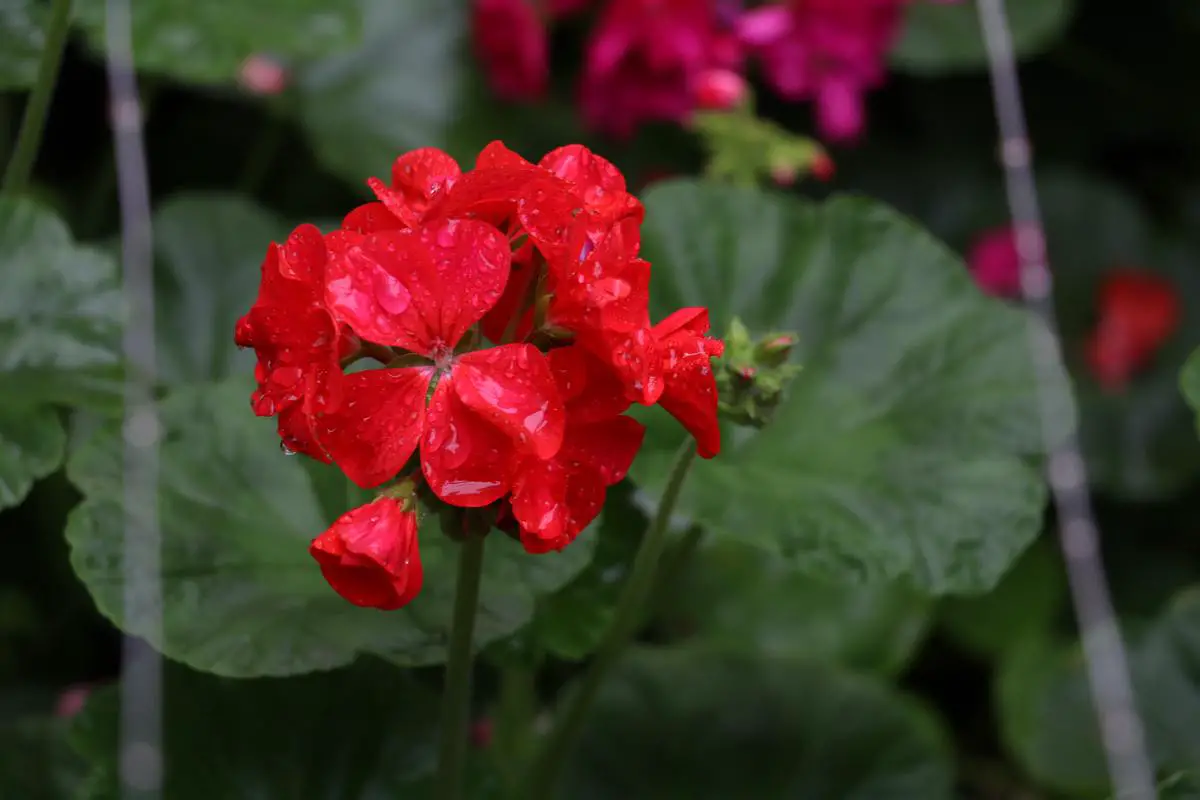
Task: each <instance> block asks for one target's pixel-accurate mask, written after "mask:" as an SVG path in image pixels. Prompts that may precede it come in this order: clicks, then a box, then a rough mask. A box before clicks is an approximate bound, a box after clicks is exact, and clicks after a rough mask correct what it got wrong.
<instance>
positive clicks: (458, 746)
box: [436, 531, 484, 800]
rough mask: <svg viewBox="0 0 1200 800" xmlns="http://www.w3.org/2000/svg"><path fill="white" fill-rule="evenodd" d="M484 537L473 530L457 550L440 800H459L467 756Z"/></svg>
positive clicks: (440, 758) (444, 696)
mask: <svg viewBox="0 0 1200 800" xmlns="http://www.w3.org/2000/svg"><path fill="white" fill-rule="evenodd" d="M483 543H484V537H483V536H482V535H481V534H480V533H479V532H477V531H472V532H471V533H470V535H468V536H467V539H466V541H464V542H463V543H462V546H461V548H460V549H459V553H458V583H457V585H456V586H455V588H454V619H453V622H452V623H451V628H450V652H449V657H448V659H447V661H446V684H445V688H444V689H443V690H442V713H441V720H440V727H441V731H440V749H439V755H438V776H437V794H436V796H437V797H438V798H439V800H458V798H459V797H460V796H461V794H462V777H463V770H464V767H465V765H466V759H467V725H468V723H469V722H470V713H471V643H472V641H473V639H474V636H475V611H476V608H477V607H478V606H479V580H480V577H481V576H482V574H483Z"/></svg>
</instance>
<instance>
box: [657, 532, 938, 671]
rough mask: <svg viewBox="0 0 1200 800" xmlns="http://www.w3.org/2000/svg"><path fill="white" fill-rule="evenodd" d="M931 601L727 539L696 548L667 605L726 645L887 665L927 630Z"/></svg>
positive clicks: (892, 666) (686, 624) (713, 642)
mask: <svg viewBox="0 0 1200 800" xmlns="http://www.w3.org/2000/svg"><path fill="white" fill-rule="evenodd" d="M931 606H932V601H931V600H929V599H928V598H927V597H925V596H924V595H922V594H921V593H919V592H917V591H916V590H915V589H912V588H910V587H908V586H906V585H904V584H901V583H882V584H878V585H871V586H854V585H850V584H846V583H830V582H827V581H823V580H820V579H814V578H812V577H811V576H809V575H805V574H803V573H800V572H797V571H796V570H795V569H793V568H792V567H791V565H789V564H783V563H780V562H779V561H777V560H775V559H773V558H772V557H771V556H770V555H769V554H767V553H765V552H764V551H763V550H761V549H759V548H756V547H746V546H744V545H742V544H740V543H737V542H730V541H727V540H726V541H718V542H715V543H713V544H712V545H711V546H708V547H703V548H702V549H701V550H700V551H698V552H697V553H696V554H695V556H694V558H693V560H692V562H691V563H690V564H688V565H687V567H686V572H685V573H684V574H683V576H682V577H681V579H680V581H679V583H678V584H677V585H676V586H674V587H672V591H671V602H670V606H669V609H668V611H667V612H666V613H667V616H668V619H669V621H670V623H671V625H672V626H673V627H675V628H677V629H681V630H682V631H684V632H691V633H693V635H694V636H695V637H696V640H697V641H699V642H703V643H704V644H706V645H709V646H712V647H714V648H718V649H721V650H728V651H731V652H734V653H743V654H760V655H765V656H775V657H782V656H787V657H793V658H806V659H809V660H812V661H822V662H830V663H836V664H842V665H845V666H850V667H855V668H859V669H864V670H878V671H881V672H886V673H890V672H895V671H897V670H899V669H902V668H903V667H904V666H905V665H906V664H907V663H908V661H909V659H910V658H911V657H912V655H913V653H914V651H915V650H916V648H917V646H918V645H919V644H920V642H921V640H922V639H923V638H924V634H925V632H926V630H927V628H928V623H929V620H930V616H931V615H930V611H931Z"/></svg>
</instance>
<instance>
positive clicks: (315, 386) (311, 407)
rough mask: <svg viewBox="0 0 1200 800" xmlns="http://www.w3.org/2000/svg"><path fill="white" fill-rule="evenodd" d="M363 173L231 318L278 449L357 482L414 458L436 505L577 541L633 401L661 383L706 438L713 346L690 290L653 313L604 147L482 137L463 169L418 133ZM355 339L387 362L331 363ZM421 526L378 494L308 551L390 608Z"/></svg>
mask: <svg viewBox="0 0 1200 800" xmlns="http://www.w3.org/2000/svg"><path fill="white" fill-rule="evenodd" d="M369 184H370V185H371V187H372V189H373V190H374V191H375V194H376V197H377V198H378V199H377V201H376V202H372V203H368V204H366V205H363V206H361V207H359V208H357V209H355V210H354V211H352V212H351V213H350V214H348V215H347V216H346V218H345V220H344V222H343V227H342V229H341V230H338V231H336V232H334V233H332V234H329V235H328V236H322V235H321V234H320V232H318V231H317V230H316V229H315V228H313V227H312V226H301V227H300V228H297V229H296V231H294V232H293V234H292V235H291V237H290V238H289V239H288V241H287V243H286V244H284V245H283V246H276V245H272V246H271V248H270V249H269V251H268V253H267V258H266V260H265V261H264V263H263V277H262V285H261V287H260V291H259V297H258V299H257V301H256V302H255V304H254V307H253V308H252V309H251V310H250V312H249V313H248V314H247V315H246V316H245V317H244V318H243V319H242V320H241V321H240V322H239V323H238V328H237V333H236V340H237V342H238V344H240V345H242V346H250V347H254V348H255V350H256V352H257V355H258V366H257V377H258V383H259V386H258V389H257V391H256V392H255V393H254V396H253V398H252V399H253V405H254V409H255V412H256V413H258V414H260V415H264V416H265V415H272V414H273V415H277V416H278V417H279V430H280V434H281V435H282V436H283V437H284V442H285V444H286V445H287V446H288V447H290V448H291V449H293V450H299V451H302V452H304V453H306V454H308V455H310V456H312V457H314V458H317V459H320V460H323V461H332V462H334V463H336V464H337V465H338V466H339V467H340V468H341V469H342V471H343V472H345V474H346V475H347V476H348V477H349V478H350V479H351V480H352V481H354V482H355V483H357V484H359V485H361V486H365V487H370V486H377V485H379V484H381V483H383V482H385V481H387V480H389V479H391V478H393V477H395V476H397V475H404V476H406V477H407V478H414V477H415V471H416V470H417V469H419V470H420V471H421V474H422V475H423V477H424V485H426V486H427V487H428V489H429V490H430V491H431V492H432V493H433V494H434V495H436V496H437V497H438V498H440V500H441V501H443V502H445V503H449V504H451V505H455V506H460V507H483V506H488V505H491V504H493V503H499V504H500V506H499V508H498V509H497V513H498V516H497V519H499V520H500V522H499V524H502V525H504V526H506V530H507V529H513V528H515V530H516V531H519V535H520V538H521V541H522V542H523V544H524V546H525V548H526V549H527V550H529V551H530V552H543V551H546V550H553V549H559V548H562V547H564V546H565V545H566V544H568V543H570V542H571V541H572V540H573V539H574V538H575V537H576V536H578V535H579V533H580V532H581V531H582V530H583V529H584V528H586V527H587V526H588V525H589V524H590V523H591V522H592V521H593V520H594V519H595V518H596V516H597V514H599V512H600V510H601V507H602V506H603V502H604V497H605V494H606V491H607V488H608V487H609V486H611V485H613V484H614V483H616V482H618V481H620V480H622V479H623V478H624V476H625V474H626V473H627V472H628V470H629V467H630V464H631V463H632V461H633V459H634V457H635V455H636V454H637V452H638V449H639V448H640V447H641V443H642V438H643V436H644V429H643V428H642V426H641V425H640V424H639V423H638V422H637V421H635V420H634V419H632V418H631V417H628V416H625V412H626V411H627V410H628V408H629V406H630V404H631V403H633V402H637V403H642V404H645V405H651V404H654V403H656V402H661V404H662V405H663V406H664V407H665V408H666V409H667V410H668V411H669V412H670V413H672V414H674V415H675V416H676V417H677V418H678V419H679V420H680V421H681V422H682V423H683V424H684V425H685V427H687V429H688V430H689V431H690V432H691V433H692V434H693V435H694V436H695V437H696V441H697V445H696V446H697V451H698V452H699V453H700V455H702V456H704V457H706V458H709V457H712V456H713V455H715V454H716V452H717V451H718V450H719V449H720V429H719V427H718V425H717V418H716V410H717V398H716V384H715V379H714V377H713V374H712V366H711V359H712V357H714V356H717V355H720V354H721V352H722V349H723V346H722V344H721V342H719V341H716V340H713V339H709V338H707V337H706V336H705V333H706V331H707V329H708V315H707V312H706V311H705V310H704V309H684V310H683V311H680V312H677V313H675V314H673V315H671V316H669V317H668V318H667V319H666V320H664V321H663V322H661V323H659V324H658V325H656V326H651V324H650V315H649V310H648V309H649V299H650V270H651V267H650V264H649V263H647V262H646V261H645V260H643V259H641V258H639V257H638V250H639V247H640V230H639V229H640V225H641V221H642V217H643V215H644V213H645V212H644V209H643V207H642V205H641V203H639V202H638V201H637V199H636V198H634V197H633V196H632V195H631V194H629V192H628V191H627V188H626V184H625V179H624V177H623V176H622V175H621V173H620V172H619V171H618V170H617V169H616V168H615V167H614V166H613V165H612V164H610V163H609V162H608V161H605V160H604V159H602V158H600V157H598V156H596V155H595V154H593V153H591V152H590V151H589V150H587V149H586V148H584V147H581V146H579V145H571V146H568V147H562V148H559V149H557V150H554V151H552V152H551V153H548V154H547V155H546V156H545V157H543V158H542V159H541V161H540V162H539V163H537V164H533V163H531V162H529V161H526V160H525V159H524V158H522V157H521V156H519V155H517V154H516V153H514V152H512V151H511V150H509V149H508V148H506V147H504V145H503V144H502V143H500V142H493V143H492V144H491V145H489V146H488V147H487V148H485V149H484V151H483V152H481V153H480V155H479V158H478V159H477V161H476V165H475V168H474V169H473V170H470V171H466V172H464V171H463V170H462V169H461V168H460V167H459V165H458V163H457V162H456V161H454V159H452V158H451V157H450V156H448V155H447V154H445V153H443V152H442V151H440V150H437V149H434V148H424V149H421V150H416V151H413V152H411V153H406V154H404V155H402V156H400V157H399V158H397V159H396V162H395V164H394V165H393V168H392V176H391V182H390V184H389V185H385V184H384V183H383V182H382V181H379V180H376V179H371V180H370V181H369ZM480 334H483V335H485V336H486V337H487V339H490V340H491V342H495V343H496V346H490V347H489V346H487V345H488V342H487V341H486V340H485V339H484V337H483V336H481V335H480ZM544 353H545V354H544ZM363 356H369V357H371V358H373V359H375V360H376V361H378V362H380V363H381V364H382V365H383V367H382V368H377V369H370V370H365V371H354V372H350V373H345V372H343V369H344V367H345V366H348V365H349V364H350V362H351V361H354V360H356V359H358V358H360V357H363ZM418 453H419V458H418V459H414V455H416V454H418ZM418 461H419V463H418ZM415 527H416V523H415V518H414V517H413V515H412V514H411V513H409V512H405V511H404V510H403V508H402V506H401V505H400V504H399V503H398V502H397V501H395V500H392V499H388V498H387V497H386V496H385V497H384V498H383V499H380V500H378V501H376V502H375V503H372V504H370V505H368V506H364V507H363V508H359V509H355V510H353V511H350V512H348V513H347V514H345V515H343V516H342V517H341V518H340V519H339V520H338V521H337V522H336V523H334V525H333V526H332V527H331V528H330V529H329V531H327V532H326V533H324V534H322V535H321V536H320V537H318V538H317V540H316V541H315V542H313V545H312V553H313V556H314V558H316V559H317V561H318V562H319V563H320V564H321V567H322V571H323V573H324V574H325V576H326V579H327V580H328V581H329V582H330V584H331V585H332V586H333V587H334V588H335V589H336V590H337V591H338V592H339V593H341V594H342V595H343V596H345V597H347V598H348V599H349V600H350V601H351V602H353V603H357V604H359V605H368V606H373V607H377V608H398V607H400V606H401V605H403V604H404V603H406V602H408V601H409V600H411V599H412V598H413V596H415V594H416V593H417V591H418V590H419V587H420V581H421V576H420V562H419V561H418V560H417V556H416V532H415ZM414 563H415V564H416V566H415V567H414V566H413V564H414Z"/></svg>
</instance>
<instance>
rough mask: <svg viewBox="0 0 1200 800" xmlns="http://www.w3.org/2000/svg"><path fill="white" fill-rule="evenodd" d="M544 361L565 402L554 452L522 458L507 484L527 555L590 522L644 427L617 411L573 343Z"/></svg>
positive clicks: (599, 373)
mask: <svg viewBox="0 0 1200 800" xmlns="http://www.w3.org/2000/svg"><path fill="white" fill-rule="evenodd" d="M548 358H549V360H550V366H551V368H552V369H553V371H554V377H555V380H556V382H557V384H558V390H559V394H560V395H561V396H562V398H563V400H564V402H565V403H566V409H567V426H566V434H565V436H564V437H563V445H562V449H561V450H559V451H558V454H557V455H556V456H555V457H554V458H551V459H544V460H538V459H525V460H524V461H522V462H521V464H520V465H519V466H518V468H517V478H516V480H515V481H514V483H513V492H512V512H513V516H514V517H516V519H517V522H518V523H520V526H521V542H522V544H524V546H525V549H526V550H528V551H529V552H531V553H543V552H546V551H548V550H561V549H562V548H563V547H565V546H566V545H568V544H570V543H571V542H572V541H574V539H575V537H576V536H578V535H579V533H580V532H581V531H582V530H583V529H584V528H586V527H587V526H588V525H589V524H591V522H592V520H594V519H595V518H596V516H597V515H598V514H599V513H600V509H601V508H602V507H603V505H604V496H605V492H606V489H607V487H609V486H612V485H613V484H614V483H617V482H619V481H620V480H621V479H622V478H624V477H625V474H626V473H627V472H628V471H629V467H630V465H631V464H632V463H633V459H634V457H635V456H636V455H637V452H638V450H640V449H641V446H642V438H643V436H644V435H645V432H646V431H645V428H644V427H643V426H642V425H641V423H639V422H638V421H637V420H635V419H633V418H631V417H626V416H620V415H621V413H622V412H623V411H625V409H627V408H628V407H629V401H628V400H626V399H625V397H624V392H623V391H622V387H621V384H620V383H619V382H617V381H614V380H613V378H612V376H611V375H610V374H609V373H608V371H607V370H606V369H605V365H604V364H601V363H600V362H598V361H596V360H595V359H594V358H593V357H592V356H590V355H589V354H587V353H586V352H585V351H583V350H581V349H579V348H577V347H564V348H560V349H558V350H551V351H550V353H549V355H548Z"/></svg>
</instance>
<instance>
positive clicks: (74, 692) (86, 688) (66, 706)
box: [54, 683, 92, 719]
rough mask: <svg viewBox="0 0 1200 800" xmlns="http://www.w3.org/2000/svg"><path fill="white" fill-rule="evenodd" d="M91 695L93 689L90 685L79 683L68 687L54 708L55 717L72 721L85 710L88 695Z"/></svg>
mask: <svg viewBox="0 0 1200 800" xmlns="http://www.w3.org/2000/svg"><path fill="white" fill-rule="evenodd" d="M91 693H92V687H91V686H90V685H88V684H84V683H79V684H75V685H73V686H68V687H67V688H66V689H63V691H62V694H60V695H59V696H58V703H57V704H56V705H55V707H54V715H55V716H56V717H61V718H63V719H70V718H71V717H73V716H75V715H76V714H78V713H79V712H80V711H82V710H83V707H84V705H86V704H87V699H88V695H90V694H91Z"/></svg>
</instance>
